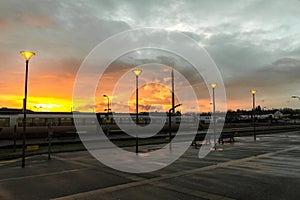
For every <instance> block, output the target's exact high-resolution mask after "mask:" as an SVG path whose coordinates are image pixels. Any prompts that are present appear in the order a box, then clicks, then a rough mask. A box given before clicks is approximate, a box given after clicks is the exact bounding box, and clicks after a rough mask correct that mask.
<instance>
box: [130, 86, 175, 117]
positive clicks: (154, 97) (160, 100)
mask: <svg viewBox="0 0 300 200" xmlns="http://www.w3.org/2000/svg"><path fill="white" fill-rule="evenodd" d="M171 94H172V93H171V91H170V89H169V88H167V87H166V86H163V85H161V84H155V83H151V84H146V85H144V86H142V87H140V88H139V112H155V111H157V112H166V111H168V110H169V109H170V108H171V99H172V95H171ZM135 105H136V102H135V93H133V94H132V95H131V97H130V100H129V101H128V106H129V111H130V112H135Z"/></svg>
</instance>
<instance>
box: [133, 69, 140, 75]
mask: <svg viewBox="0 0 300 200" xmlns="http://www.w3.org/2000/svg"><path fill="white" fill-rule="evenodd" d="M132 72H133V73H134V74H135V76H139V75H140V74H141V73H142V70H140V69H134V70H132Z"/></svg>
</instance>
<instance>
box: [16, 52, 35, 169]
mask: <svg viewBox="0 0 300 200" xmlns="http://www.w3.org/2000/svg"><path fill="white" fill-rule="evenodd" d="M20 53H21V54H22V56H23V58H24V59H25V62H26V71H25V92H24V99H23V114H24V118H23V136H22V138H23V145H22V167H23V168H24V167H25V156H26V155H25V148H26V112H27V111H26V110H27V109H26V104H27V82H28V63H29V60H30V58H31V57H32V56H34V55H35V53H33V52H30V51H21V52H20Z"/></svg>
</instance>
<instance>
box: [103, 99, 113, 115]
mask: <svg viewBox="0 0 300 200" xmlns="http://www.w3.org/2000/svg"><path fill="white" fill-rule="evenodd" d="M103 97H106V98H107V109H105V110H104V111H107V114H108V113H109V111H110V110H111V109H110V108H109V96H107V95H106V94H104V95H103Z"/></svg>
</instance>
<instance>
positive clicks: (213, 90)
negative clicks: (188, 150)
mask: <svg viewBox="0 0 300 200" xmlns="http://www.w3.org/2000/svg"><path fill="white" fill-rule="evenodd" d="M210 86H211V88H212V92H213V120H214V121H213V122H214V144H215V145H214V146H215V150H216V148H217V147H216V146H217V142H216V99H215V88H216V87H217V84H216V83H212V84H210Z"/></svg>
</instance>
